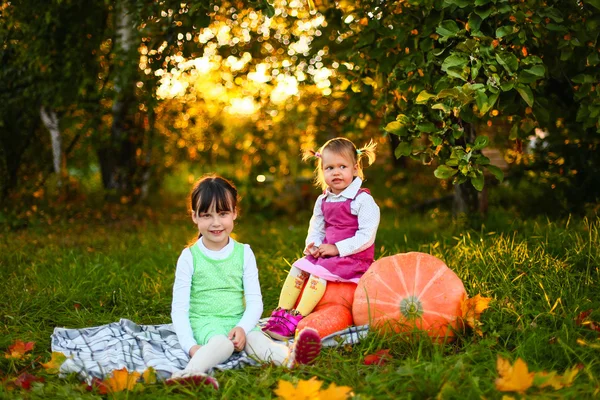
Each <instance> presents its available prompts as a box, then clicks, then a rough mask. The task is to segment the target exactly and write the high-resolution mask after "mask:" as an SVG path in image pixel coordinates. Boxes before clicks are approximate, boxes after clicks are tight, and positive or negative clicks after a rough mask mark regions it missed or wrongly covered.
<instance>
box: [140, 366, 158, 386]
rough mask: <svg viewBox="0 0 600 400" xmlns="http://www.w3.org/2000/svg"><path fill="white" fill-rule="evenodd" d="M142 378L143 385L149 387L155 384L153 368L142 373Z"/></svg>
mask: <svg viewBox="0 0 600 400" xmlns="http://www.w3.org/2000/svg"><path fill="white" fill-rule="evenodd" d="M142 378H143V379H144V383H146V384H148V385H151V384H154V383H156V371H155V370H154V368H152V367H149V368H148V369H146V370H145V371H144V372H143V373H142Z"/></svg>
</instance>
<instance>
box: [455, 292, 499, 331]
mask: <svg viewBox="0 0 600 400" xmlns="http://www.w3.org/2000/svg"><path fill="white" fill-rule="evenodd" d="M491 300H492V299H491V297H481V294H478V295H477V296H475V297H472V298H467V297H466V296H465V297H463V300H462V303H461V311H462V319H463V321H464V322H465V323H466V324H467V325H469V326H470V327H471V329H473V330H474V331H475V332H476V333H477V334H478V335H479V336H483V332H482V331H481V322H480V321H479V319H480V318H481V314H482V313H483V312H484V311H485V310H486V309H487V308H488V307H489V304H490V301H491Z"/></svg>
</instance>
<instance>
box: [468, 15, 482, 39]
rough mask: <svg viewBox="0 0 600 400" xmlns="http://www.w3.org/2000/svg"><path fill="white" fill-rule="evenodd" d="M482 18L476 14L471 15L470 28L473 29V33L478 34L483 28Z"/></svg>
mask: <svg viewBox="0 0 600 400" xmlns="http://www.w3.org/2000/svg"><path fill="white" fill-rule="evenodd" d="M481 21H482V19H481V17H480V16H479V15H477V14H475V13H471V14H470V15H469V28H470V29H471V33H472V34H473V33H477V32H479V29H480V28H481Z"/></svg>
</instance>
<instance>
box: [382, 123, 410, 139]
mask: <svg viewBox="0 0 600 400" xmlns="http://www.w3.org/2000/svg"><path fill="white" fill-rule="evenodd" d="M383 129H384V130H385V131H386V132H389V133H393V134H394V135H398V136H403V135H406V134H407V133H408V132H407V127H406V125H404V124H402V122H399V121H392V122H390V123H389V124H387V125H386V126H385V128H383Z"/></svg>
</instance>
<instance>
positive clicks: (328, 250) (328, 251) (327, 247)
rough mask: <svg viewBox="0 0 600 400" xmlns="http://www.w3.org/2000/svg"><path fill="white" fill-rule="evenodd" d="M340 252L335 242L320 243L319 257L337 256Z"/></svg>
mask: <svg viewBox="0 0 600 400" xmlns="http://www.w3.org/2000/svg"><path fill="white" fill-rule="evenodd" d="M339 255H340V252H339V251H338V248H337V246H336V245H335V244H322V245H320V246H319V256H320V257H333V256H339Z"/></svg>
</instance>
